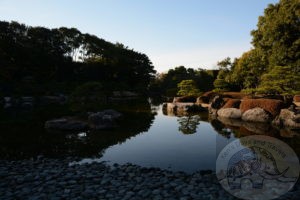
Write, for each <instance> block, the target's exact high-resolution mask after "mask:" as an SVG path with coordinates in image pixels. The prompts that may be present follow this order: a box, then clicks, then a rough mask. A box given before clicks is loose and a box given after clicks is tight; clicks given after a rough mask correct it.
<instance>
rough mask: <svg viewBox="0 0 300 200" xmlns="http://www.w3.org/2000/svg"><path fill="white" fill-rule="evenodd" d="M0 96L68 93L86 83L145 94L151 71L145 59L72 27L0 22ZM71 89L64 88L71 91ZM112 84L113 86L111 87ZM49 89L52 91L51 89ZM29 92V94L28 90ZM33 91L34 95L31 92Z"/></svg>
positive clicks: (129, 50)
mask: <svg viewBox="0 0 300 200" xmlns="http://www.w3.org/2000/svg"><path fill="white" fill-rule="evenodd" d="M0 66H1V69H0V91H1V92H2V93H4V94H5V95H13V94H15V93H21V94H22V95H24V93H28V92H25V89H26V88H25V89H23V87H24V82H26V83H29V81H28V80H30V84H27V85H28V87H27V88H28V89H26V90H29V91H31V93H38V94H40V93H46V92H47V93H51V92H53V93H54V92H55V91H56V88H55V87H54V85H56V84H59V85H61V86H64V85H65V87H63V89H65V90H63V91H60V92H67V91H70V89H71V90H72V89H74V87H76V86H79V85H82V84H84V83H85V82H88V81H97V82H101V83H102V84H103V85H106V87H108V88H109V89H110V90H115V89H117V90H119V89H120V87H121V88H122V89H127V90H131V91H132V90H133V91H138V92H145V91H147V89H148V86H149V83H150V80H151V79H152V78H153V75H154V73H155V70H154V69H153V65H152V63H151V61H150V60H149V58H148V57H147V56H146V55H145V54H142V53H139V52H136V51H133V50H131V49H128V47H125V46H124V45H122V44H119V43H117V44H113V43H110V42H107V41H105V40H103V39H100V38H98V37H96V36H94V35H90V34H83V33H81V32H80V31H79V30H77V29H75V28H65V27H61V28H58V29H48V28H44V27H30V26H25V25H24V24H19V23H17V22H10V23H9V22H4V21H0ZM70 82H72V83H76V84H72V85H73V86H72V87H73V88H67V87H68V86H70V84H69V83H70ZM112 83H114V85H113V84H112ZM52 85H53V86H52ZM30 88H31V89H30ZM37 88H39V89H38V91H35V90H36V89H37Z"/></svg>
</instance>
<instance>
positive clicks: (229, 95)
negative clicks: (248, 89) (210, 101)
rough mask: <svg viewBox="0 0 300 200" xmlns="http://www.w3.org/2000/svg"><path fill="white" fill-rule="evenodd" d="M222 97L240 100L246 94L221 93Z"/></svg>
mask: <svg viewBox="0 0 300 200" xmlns="http://www.w3.org/2000/svg"><path fill="white" fill-rule="evenodd" d="M222 94H223V96H224V97H228V98H232V99H242V98H244V97H245V96H246V94H244V93H241V92H223V93H222Z"/></svg>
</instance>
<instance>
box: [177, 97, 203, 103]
mask: <svg viewBox="0 0 300 200" xmlns="http://www.w3.org/2000/svg"><path fill="white" fill-rule="evenodd" d="M196 101H197V98H196V97H193V96H184V97H174V99H173V103H195V102H196Z"/></svg>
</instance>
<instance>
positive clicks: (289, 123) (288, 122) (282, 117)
mask: <svg viewBox="0 0 300 200" xmlns="http://www.w3.org/2000/svg"><path fill="white" fill-rule="evenodd" d="M273 124H275V125H277V126H280V127H293V128H300V112H299V110H293V109H282V110H281V111H280V114H279V115H278V116H277V117H276V119H275V120H274V121H273Z"/></svg>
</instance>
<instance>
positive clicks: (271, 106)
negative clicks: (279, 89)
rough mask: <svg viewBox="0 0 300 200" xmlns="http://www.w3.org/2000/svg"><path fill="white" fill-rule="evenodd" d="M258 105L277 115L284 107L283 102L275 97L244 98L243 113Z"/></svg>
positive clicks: (241, 107)
mask: <svg viewBox="0 0 300 200" xmlns="http://www.w3.org/2000/svg"><path fill="white" fill-rule="evenodd" d="M256 107H259V108H262V109H264V110H266V111H268V112H269V113H271V115H272V116H273V117H275V116H277V115H278V114H279V113H280V109H281V108H283V102H282V101H280V100H274V99H244V100H243V101H242V102H241V104H240V109H241V111H242V113H244V112H246V111H247V110H249V109H252V108H256Z"/></svg>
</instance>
